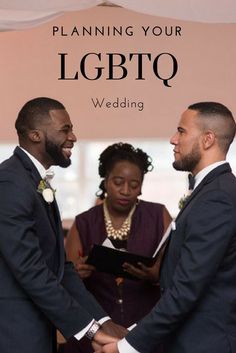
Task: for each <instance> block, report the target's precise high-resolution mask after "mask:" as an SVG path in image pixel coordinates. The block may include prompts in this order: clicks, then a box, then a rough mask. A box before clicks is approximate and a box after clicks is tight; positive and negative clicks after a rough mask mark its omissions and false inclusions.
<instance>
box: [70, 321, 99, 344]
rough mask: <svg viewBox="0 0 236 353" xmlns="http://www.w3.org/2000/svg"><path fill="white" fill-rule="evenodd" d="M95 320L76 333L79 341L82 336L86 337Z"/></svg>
mask: <svg viewBox="0 0 236 353" xmlns="http://www.w3.org/2000/svg"><path fill="white" fill-rule="evenodd" d="M94 321H95V320H92V321H91V322H90V323H89V324H88V325H87V326H86V327H85V328H83V330H82V331H80V332H78V333H76V335H74V337H75V338H76V339H77V340H78V341H79V340H81V338H82V337H84V335H85V334H86V332H87V331H88V330H89V328H90V327H91V326H92V324H93V323H94Z"/></svg>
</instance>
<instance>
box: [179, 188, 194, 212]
mask: <svg viewBox="0 0 236 353" xmlns="http://www.w3.org/2000/svg"><path fill="white" fill-rule="evenodd" d="M191 193H192V190H190V192H189V193H188V194H187V195H184V196H183V197H181V199H180V200H179V204H178V206H179V209H180V210H181V208H183V207H184V205H185V204H186V202H187V201H188V199H189V197H190V195H191Z"/></svg>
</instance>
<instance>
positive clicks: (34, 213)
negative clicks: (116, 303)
mask: <svg viewBox="0 0 236 353" xmlns="http://www.w3.org/2000/svg"><path fill="white" fill-rule="evenodd" d="M40 180H41V177H40V175H39V173H38V171H37V169H36V168H35V166H34V164H33V163H32V162H31V160H30V159H29V158H28V156H27V155H26V154H25V153H24V152H23V151H22V150H21V149H20V148H18V147H17V148H16V149H15V151H14V154H13V156H12V157H11V158H9V159H8V160H6V161H4V162H3V163H2V164H1V165H0V352H4V353H13V352H14V353H23V352H24V353H42V352H43V353H51V352H52V351H53V343H52V334H53V332H55V327H57V328H58V329H59V330H60V331H61V332H62V333H63V335H64V336H65V337H70V336H72V335H74V334H75V333H77V332H79V331H80V330H81V329H83V328H84V327H85V326H86V325H88V324H89V322H90V321H91V320H92V319H93V318H95V319H97V320H98V319H100V318H102V317H104V316H105V315H106V314H105V313H104V311H103V310H102V308H101V307H100V306H99V305H98V304H97V303H96V301H95V300H94V298H93V297H92V296H91V295H90V294H89V293H88V292H87V291H86V289H85V287H84V285H83V283H82V281H81V280H80V278H79V276H78V274H77V273H76V272H75V270H74V268H73V265H72V264H71V263H68V262H66V261H65V255H64V246H63V234H62V227H61V220H60V215H59V212H58V209H57V205H56V203H55V202H53V203H52V204H50V205H49V204H48V203H47V202H46V201H45V200H44V199H43V197H42V195H41V194H40V193H38V192H37V188H38V185H39V182H40ZM50 208H51V209H50Z"/></svg>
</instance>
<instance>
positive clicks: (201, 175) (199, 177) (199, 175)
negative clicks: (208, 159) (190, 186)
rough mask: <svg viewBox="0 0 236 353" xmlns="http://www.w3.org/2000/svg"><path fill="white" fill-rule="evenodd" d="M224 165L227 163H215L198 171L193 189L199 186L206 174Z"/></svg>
mask: <svg viewBox="0 0 236 353" xmlns="http://www.w3.org/2000/svg"><path fill="white" fill-rule="evenodd" d="M225 163H227V161H219V162H215V163H212V164H210V165H208V166H207V167H205V168H203V169H202V170H200V172H198V173H197V174H196V175H195V185H194V189H195V188H196V187H197V186H198V185H199V184H200V182H201V181H202V180H203V179H204V178H205V176H206V175H207V174H209V173H210V172H211V171H212V170H213V169H215V168H216V167H219V166H220V165H222V164H225Z"/></svg>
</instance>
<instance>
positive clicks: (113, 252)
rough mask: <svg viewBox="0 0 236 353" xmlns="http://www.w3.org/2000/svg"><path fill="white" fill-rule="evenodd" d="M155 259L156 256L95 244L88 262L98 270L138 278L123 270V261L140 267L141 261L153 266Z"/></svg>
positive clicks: (117, 275)
mask: <svg viewBox="0 0 236 353" xmlns="http://www.w3.org/2000/svg"><path fill="white" fill-rule="evenodd" d="M155 261H156V258H153V257H146V256H142V255H136V254H133V253H130V252H127V251H122V250H118V249H114V248H109V247H107V246H102V245H96V244H94V246H93V248H92V249H91V251H90V253H89V256H88V259H87V261H86V263H87V264H90V265H93V266H95V267H96V269H97V271H101V272H106V273H110V274H112V275H114V276H116V277H125V278H129V279H136V280H138V278H136V277H134V276H132V275H130V274H129V273H127V272H125V271H124V270H123V267H122V265H123V263H124V262H128V263H130V264H131V265H134V266H136V267H138V263H139V262H142V263H143V264H144V265H146V266H152V265H153V264H154V262H155Z"/></svg>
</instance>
